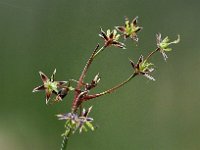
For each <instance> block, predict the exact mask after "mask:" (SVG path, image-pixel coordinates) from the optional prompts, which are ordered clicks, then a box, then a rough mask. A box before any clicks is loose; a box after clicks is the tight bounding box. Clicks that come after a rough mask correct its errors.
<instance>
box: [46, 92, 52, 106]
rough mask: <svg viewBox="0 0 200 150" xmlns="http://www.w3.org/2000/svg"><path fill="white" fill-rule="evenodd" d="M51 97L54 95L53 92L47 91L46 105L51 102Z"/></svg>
mask: <svg viewBox="0 0 200 150" xmlns="http://www.w3.org/2000/svg"><path fill="white" fill-rule="evenodd" d="M51 95H52V92H50V91H49V90H47V89H46V104H47V103H48V102H49V99H50V97H51Z"/></svg>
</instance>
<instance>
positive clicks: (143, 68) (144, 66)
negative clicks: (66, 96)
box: [130, 55, 155, 81]
mask: <svg viewBox="0 0 200 150" xmlns="http://www.w3.org/2000/svg"><path fill="white" fill-rule="evenodd" d="M130 62H131V65H132V67H133V69H134V73H135V74H136V75H143V76H145V77H146V78H148V79H150V80H153V81H155V79H154V77H152V76H151V75H150V73H151V72H152V71H153V70H154V68H150V66H153V64H152V63H148V62H146V60H144V58H143V56H142V55H141V56H140V58H139V60H138V62H137V64H135V63H134V62H133V61H132V60H130Z"/></svg>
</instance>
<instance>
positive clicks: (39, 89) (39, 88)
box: [32, 85, 45, 92]
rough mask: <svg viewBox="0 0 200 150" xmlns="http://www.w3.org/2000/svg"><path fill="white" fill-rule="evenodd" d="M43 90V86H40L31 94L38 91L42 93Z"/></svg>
mask: <svg viewBox="0 0 200 150" xmlns="http://www.w3.org/2000/svg"><path fill="white" fill-rule="evenodd" d="M44 89H45V87H44V85H40V86H38V87H36V88H34V89H33V91H32V92H38V91H42V90H44Z"/></svg>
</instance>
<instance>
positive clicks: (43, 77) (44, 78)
mask: <svg viewBox="0 0 200 150" xmlns="http://www.w3.org/2000/svg"><path fill="white" fill-rule="evenodd" d="M39 74H40V77H41V79H42V81H43V83H45V82H47V80H48V79H49V78H48V77H47V76H46V75H45V74H44V73H43V72H42V71H40V72H39Z"/></svg>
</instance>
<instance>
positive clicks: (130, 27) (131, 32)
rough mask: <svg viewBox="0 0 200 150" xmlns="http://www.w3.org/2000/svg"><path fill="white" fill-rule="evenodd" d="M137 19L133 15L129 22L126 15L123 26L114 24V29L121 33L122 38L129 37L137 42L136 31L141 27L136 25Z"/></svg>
mask: <svg viewBox="0 0 200 150" xmlns="http://www.w3.org/2000/svg"><path fill="white" fill-rule="evenodd" d="M137 19H138V17H135V18H134V19H133V20H132V22H130V21H129V19H128V18H127V17H126V18H125V26H116V29H117V30H118V31H119V32H121V33H122V34H123V36H124V39H127V38H128V37H130V38H131V39H133V40H135V41H136V42H138V37H137V32H139V31H140V30H141V29H142V27H139V26H137Z"/></svg>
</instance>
